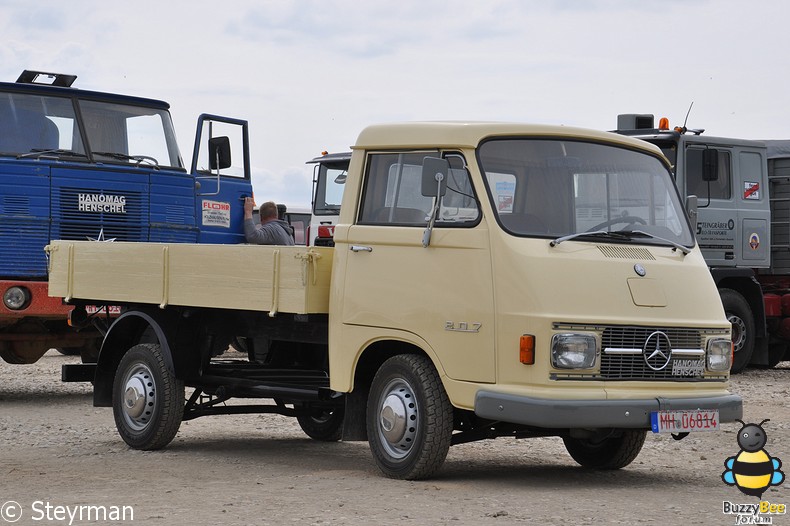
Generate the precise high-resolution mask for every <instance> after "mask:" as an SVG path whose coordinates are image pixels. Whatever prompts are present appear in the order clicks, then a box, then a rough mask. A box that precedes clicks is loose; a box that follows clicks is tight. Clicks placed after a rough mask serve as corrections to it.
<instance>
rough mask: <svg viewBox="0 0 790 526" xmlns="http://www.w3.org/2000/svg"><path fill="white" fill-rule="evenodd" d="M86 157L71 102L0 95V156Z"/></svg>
mask: <svg viewBox="0 0 790 526" xmlns="http://www.w3.org/2000/svg"><path fill="white" fill-rule="evenodd" d="M51 150H64V151H70V152H73V153H75V154H81V155H84V154H85V147H84V146H83V144H82V140H81V138H80V134H79V128H78V127H77V118H76V117H75V114H74V105H73V104H72V103H71V99H65V98H59V97H42V96H38V95H26V94H22V93H0V153H4V154H10V155H24V154H30V153H36V152H42V151H51Z"/></svg>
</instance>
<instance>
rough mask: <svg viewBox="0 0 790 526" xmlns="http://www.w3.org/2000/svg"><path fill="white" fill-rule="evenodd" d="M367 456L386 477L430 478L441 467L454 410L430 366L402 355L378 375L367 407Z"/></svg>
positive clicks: (423, 359)
mask: <svg viewBox="0 0 790 526" xmlns="http://www.w3.org/2000/svg"><path fill="white" fill-rule="evenodd" d="M367 431H368V442H369V444H370V450H371V452H372V453H373V458H374V459H375V461H376V464H377V465H378V467H379V469H380V470H381V471H382V472H383V473H384V474H385V475H386V476H388V477H390V478H395V479H406V480H417V479H423V478H427V477H430V476H431V475H433V474H434V473H435V472H436V471H437V470H438V469H439V468H440V467H441V466H442V464H443V463H444V459H445V458H446V457H447V452H448V450H449V449H450V439H451V436H452V432H453V407H452V405H451V404H450V399H449V398H448V397H447V393H446V392H445V390H444V386H443V385H442V381H441V379H440V378H439V374H438V373H437V372H436V369H435V368H434V366H433V364H432V363H431V361H430V360H429V359H428V358H427V357H425V356H420V355H412V354H403V355H398V356H394V357H392V358H390V359H388V360H387V361H386V362H384V364H383V365H382V366H381V368H380V369H379V370H378V372H377V373H376V376H375V377H374V378H373V383H372V385H371V388H370V396H369V398H368V406H367Z"/></svg>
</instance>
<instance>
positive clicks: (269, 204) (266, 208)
mask: <svg viewBox="0 0 790 526" xmlns="http://www.w3.org/2000/svg"><path fill="white" fill-rule="evenodd" d="M259 212H260V214H261V223H264V222H266V221H271V220H273V219H277V205H276V204H274V201H266V202H265V203H263V204H262V205H261V207H260V209H259Z"/></svg>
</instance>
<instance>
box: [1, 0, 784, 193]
mask: <svg viewBox="0 0 790 526" xmlns="http://www.w3.org/2000/svg"><path fill="white" fill-rule="evenodd" d="M0 15H2V16H0V34H2V37H0V73H1V74H0V79H2V80H8V81H14V80H16V78H17V76H18V75H19V73H20V72H21V71H22V70H23V69H37V70H42V71H52V72H59V73H71V74H76V75H77V76H78V78H77V81H76V83H75V87H79V88H83V89H91V90H99V91H110V92H115V93H123V94H128V95H137V96H143V97H150V98H156V99H163V100H166V101H168V102H169V103H170V104H171V112H172V115H173V119H174V122H175V126H176V133H177V135H178V139H179V144H180V146H181V149H182V154H183V156H184V160H185V161H186V162H189V160H190V159H191V149H192V143H193V138H194V133H195V123H196V120H197V116H198V115H199V114H200V113H215V114H220V115H227V116H230V117H236V118H243V119H247V120H249V122H250V138H251V142H252V154H251V157H252V159H251V161H252V169H253V185H254V190H255V194H256V197H257V200H258V201H259V202H261V201H263V200H268V199H274V200H276V201H278V202H283V203H286V204H288V205H290V206H297V205H308V204H309V202H310V180H311V169H310V167H309V166H306V165H305V164H304V162H305V161H307V160H309V159H310V158H312V157H314V156H317V155H319V154H320V153H321V151H322V150H329V151H331V152H338V151H345V150H347V149H348V148H349V146H350V145H352V144H353V143H354V142H355V140H356V137H357V135H358V134H359V132H360V130H361V129H362V128H364V127H365V126H366V125H368V124H372V123H380V122H391V121H413V120H437V119H438V120H497V121H517V122H535V123H549V124H566V125H574V126H583V127H588V128H596V129H604V130H608V129H613V128H614V127H615V126H616V123H617V114H618V113H654V114H656V116H657V117H658V116H667V117H669V118H670V120H671V122H672V124H673V125H675V124H682V122H683V119H684V117H685V115H686V112H687V110H688V108H689V105H690V104H691V103H692V102H693V103H694V107H693V110H692V112H691V116H690V118H689V121H688V126H689V127H695V128H705V129H706V130H707V131H706V134H709V135H720V136H736V137H742V138H751V139H772V138H790V104H788V103H787V100H786V99H787V98H788V94H790V68H788V59H787V55H788V51H789V50H790V31H788V29H787V26H788V23H789V22H790V16H789V15H790V2H787V1H786V0H769V1H760V0H754V1H751V2H745V1H743V0H738V1H735V0H715V1H714V0H709V1H708V0H682V1H681V0H663V1H654V0H651V1H637V0H630V1H629V0H601V1H592V0H590V1H582V0H554V1H552V0H536V1H528V0H522V1H519V0H456V1H446V2H442V1H437V0H420V1H419V2H416V1H409V0H400V1H389V2H379V1H375V0H366V1H359V0H312V1H308V0H304V1H299V0H294V1H266V0H243V1H240V0H239V1H237V0H225V1H224V2H222V1H217V0H212V1H205V0H190V1H184V2H176V1H172V2H168V1H161V0H157V1H149V0H142V1H141V0H136V1H133V2H107V1H92V0H70V1H68V2H54V1H48V0H38V1H35V2H31V1H30V0H0Z"/></svg>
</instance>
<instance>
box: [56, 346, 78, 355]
mask: <svg viewBox="0 0 790 526" xmlns="http://www.w3.org/2000/svg"><path fill="white" fill-rule="evenodd" d="M55 350H56V351H58V352H59V353H60V354H62V355H63V356H77V355H78V354H79V353H80V347H55Z"/></svg>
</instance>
